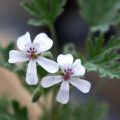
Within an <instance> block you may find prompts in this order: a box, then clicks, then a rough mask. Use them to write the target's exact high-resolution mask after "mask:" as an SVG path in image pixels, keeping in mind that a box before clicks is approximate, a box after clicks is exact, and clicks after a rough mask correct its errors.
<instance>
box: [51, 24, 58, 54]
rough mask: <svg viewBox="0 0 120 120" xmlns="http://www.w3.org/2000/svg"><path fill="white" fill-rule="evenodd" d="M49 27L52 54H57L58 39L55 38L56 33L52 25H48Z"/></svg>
mask: <svg viewBox="0 0 120 120" xmlns="http://www.w3.org/2000/svg"><path fill="white" fill-rule="evenodd" d="M49 29H50V33H51V37H52V39H53V41H54V44H53V54H54V55H55V56H57V54H58V53H59V46H58V39H57V34H56V31H55V28H54V25H49Z"/></svg>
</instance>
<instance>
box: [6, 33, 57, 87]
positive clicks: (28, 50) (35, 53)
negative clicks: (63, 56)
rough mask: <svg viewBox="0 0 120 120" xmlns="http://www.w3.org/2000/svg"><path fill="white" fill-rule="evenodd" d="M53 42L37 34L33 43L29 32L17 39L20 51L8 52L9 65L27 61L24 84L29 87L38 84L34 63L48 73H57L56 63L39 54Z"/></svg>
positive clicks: (44, 35) (42, 34)
mask: <svg viewBox="0 0 120 120" xmlns="http://www.w3.org/2000/svg"><path fill="white" fill-rule="evenodd" d="M52 45H53V41H52V40H51V39H50V38H48V36H47V35H46V34H45V33H40V34H38V35H37V36H36V37H35V39H34V41H33V43H32V42H31V38H30V34H29V32H26V34H24V35H23V36H21V37H19V38H18V39H17V46H18V48H19V49H20V51H16V50H11V51H10V52H9V60H8V62H9V63H16V62H23V61H29V63H28V67H27V74H26V82H27V83H28V84H29V85H35V84H37V83H38V76H37V70H36V62H37V63H38V64H39V65H40V66H41V67H43V68H44V69H45V70H46V71H47V72H49V73H55V72H57V71H58V69H59V66H58V64H57V63H56V62H54V61H52V60H49V59H47V58H44V57H43V56H42V55H41V53H43V52H45V51H47V50H49V49H50V48H51V47H52Z"/></svg>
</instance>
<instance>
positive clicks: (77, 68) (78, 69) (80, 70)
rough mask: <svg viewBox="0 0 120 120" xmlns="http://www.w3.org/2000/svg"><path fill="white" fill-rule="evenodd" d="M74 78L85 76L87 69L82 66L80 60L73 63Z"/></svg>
mask: <svg viewBox="0 0 120 120" xmlns="http://www.w3.org/2000/svg"><path fill="white" fill-rule="evenodd" d="M73 73H74V74H73V76H81V75H84V74H85V67H84V66H83V65H82V64H81V60H80V59H76V60H75V62H74V63H73Z"/></svg>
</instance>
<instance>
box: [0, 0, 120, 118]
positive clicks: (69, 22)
mask: <svg viewBox="0 0 120 120" xmlns="http://www.w3.org/2000/svg"><path fill="white" fill-rule="evenodd" d="M65 8H66V9H65V11H64V13H63V14H62V15H61V16H60V17H59V18H58V20H57V21H56V23H55V28H56V32H57V35H58V38H59V45H60V47H61V48H62V46H63V45H64V44H66V43H74V44H75V46H76V48H77V49H78V50H80V51H82V52H83V53H84V52H85V42H86V39H87V35H88V32H89V26H88V24H87V22H86V21H85V20H84V19H83V18H82V16H80V14H79V12H78V6H77V3H76V2H75V0H68V2H67V5H66V6H65ZM29 17H30V16H29V15H28V14H27V13H26V12H25V11H24V10H23V9H22V7H21V6H20V0H9V1H8V0H0V44H3V45H6V44H7V43H8V42H11V41H15V40H16V39H17V37H18V36H21V35H23V34H24V33H25V32H26V31H29V32H30V33H31V35H32V39H33V38H34V37H35V36H36V35H37V34H38V33H40V32H46V33H48V35H49V36H50V33H49V30H48V28H46V27H32V26H29V25H28V24H27V20H28V18H29ZM97 34H98V33H95V35H97ZM114 34H115V31H114V28H113V27H110V29H109V31H108V32H107V33H105V38H106V40H108V38H109V36H110V35H114ZM86 79H87V80H89V79H90V81H91V83H92V87H93V89H92V91H95V88H96V87H97V86H98V85H99V84H101V81H102V80H100V78H99V76H98V74H95V73H89V74H87V75H86ZM106 79H107V78H106ZM103 80H104V79H103ZM92 91H91V92H92ZM119 91H120V80H117V79H115V80H110V81H109V83H108V84H107V85H106V86H105V87H104V89H103V90H102V91H101V92H100V94H99V95H98V96H97V97H96V99H97V100H98V104H99V101H107V102H108V103H109V107H110V110H109V113H108V115H107V118H106V120H120V93H119ZM88 95H89V94H88ZM85 96H86V95H85ZM85 96H84V95H82V96H81V93H79V92H78V91H77V90H76V89H75V90H73V91H72V95H71V102H73V103H76V102H77V103H78V104H79V101H81V100H84V98H85Z"/></svg>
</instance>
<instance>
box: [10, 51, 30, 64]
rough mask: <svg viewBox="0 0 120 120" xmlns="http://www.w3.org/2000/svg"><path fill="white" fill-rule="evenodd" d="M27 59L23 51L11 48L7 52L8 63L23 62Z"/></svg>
mask: <svg viewBox="0 0 120 120" xmlns="http://www.w3.org/2000/svg"><path fill="white" fill-rule="evenodd" d="M28 60H29V57H28V56H27V55H26V54H24V53H23V52H19V51H16V50H11V51H10V52H9V60H8V62H9V63H16V62H23V61H28Z"/></svg>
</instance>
